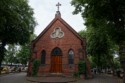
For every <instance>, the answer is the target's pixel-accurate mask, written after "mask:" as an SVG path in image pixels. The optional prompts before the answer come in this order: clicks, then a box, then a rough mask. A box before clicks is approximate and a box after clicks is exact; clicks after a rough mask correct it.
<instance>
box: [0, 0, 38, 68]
mask: <svg viewBox="0 0 125 83" xmlns="http://www.w3.org/2000/svg"><path fill="white" fill-rule="evenodd" d="M35 25H36V22H35V20H34V17H33V9H32V8H31V7H30V6H29V5H28V1H27V0H0V66H1V62H2V60H3V58H4V55H5V45H6V44H21V45H22V44H25V43H27V42H28V41H29V40H30V34H32V33H33V31H34V28H35Z"/></svg>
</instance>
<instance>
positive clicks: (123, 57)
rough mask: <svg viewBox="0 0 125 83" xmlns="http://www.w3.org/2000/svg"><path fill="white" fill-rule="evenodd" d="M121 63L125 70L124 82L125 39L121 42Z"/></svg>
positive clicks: (124, 82) (124, 79)
mask: <svg viewBox="0 0 125 83" xmlns="http://www.w3.org/2000/svg"><path fill="white" fill-rule="evenodd" d="M119 55H120V63H121V66H122V68H123V70H124V78H123V83H125V41H123V42H121V43H120V44H119Z"/></svg>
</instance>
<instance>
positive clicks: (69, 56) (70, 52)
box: [68, 50, 74, 64]
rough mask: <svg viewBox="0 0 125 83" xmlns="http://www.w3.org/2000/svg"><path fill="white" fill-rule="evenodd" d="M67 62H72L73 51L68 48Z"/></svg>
mask: <svg viewBox="0 0 125 83" xmlns="http://www.w3.org/2000/svg"><path fill="white" fill-rule="evenodd" d="M68 62H69V64H74V52H73V50H69V52H68Z"/></svg>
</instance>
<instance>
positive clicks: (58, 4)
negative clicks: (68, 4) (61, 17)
mask: <svg viewBox="0 0 125 83" xmlns="http://www.w3.org/2000/svg"><path fill="white" fill-rule="evenodd" d="M56 6H57V11H59V6H61V4H60V3H59V2H58V3H57V4H56Z"/></svg>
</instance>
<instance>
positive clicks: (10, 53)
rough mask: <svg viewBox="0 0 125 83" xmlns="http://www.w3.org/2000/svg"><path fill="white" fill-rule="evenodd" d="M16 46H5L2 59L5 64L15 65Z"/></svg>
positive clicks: (16, 60)
mask: <svg viewBox="0 0 125 83" xmlns="http://www.w3.org/2000/svg"><path fill="white" fill-rule="evenodd" d="M17 51H18V49H17V46H16V45H10V44H9V45H8V46H7V50H6V53H5V58H4V62H6V63H7V64H8V63H10V64H11V65H12V63H17V62H18V59H17V58H16V54H17Z"/></svg>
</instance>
